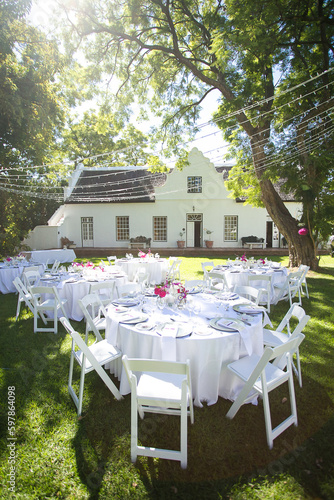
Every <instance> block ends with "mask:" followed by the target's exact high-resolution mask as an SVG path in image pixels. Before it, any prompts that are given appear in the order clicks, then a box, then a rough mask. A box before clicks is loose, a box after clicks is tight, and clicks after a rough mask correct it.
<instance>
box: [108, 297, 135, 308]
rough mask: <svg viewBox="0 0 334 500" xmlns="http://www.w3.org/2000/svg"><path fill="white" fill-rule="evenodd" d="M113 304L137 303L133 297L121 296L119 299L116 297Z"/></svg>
mask: <svg viewBox="0 0 334 500" xmlns="http://www.w3.org/2000/svg"><path fill="white" fill-rule="evenodd" d="M113 304H116V305H122V306H125V305H127V306H133V305H135V304H138V300H136V299H133V298H128V299H126V298H123V299H122V298H121V299H117V300H114V301H113Z"/></svg>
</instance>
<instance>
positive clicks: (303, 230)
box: [298, 227, 308, 236]
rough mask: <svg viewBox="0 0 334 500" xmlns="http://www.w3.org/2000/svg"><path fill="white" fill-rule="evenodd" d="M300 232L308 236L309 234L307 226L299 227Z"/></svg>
mask: <svg viewBox="0 0 334 500" xmlns="http://www.w3.org/2000/svg"><path fill="white" fill-rule="evenodd" d="M298 234H300V235H301V236H306V235H307V234H308V229H307V227H302V228H301V229H299V231H298Z"/></svg>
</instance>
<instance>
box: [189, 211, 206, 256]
mask: <svg viewBox="0 0 334 500" xmlns="http://www.w3.org/2000/svg"><path fill="white" fill-rule="evenodd" d="M202 221H203V214H187V247H188V248H193V247H196V248H197V247H201V246H202V232H203V230H202Z"/></svg>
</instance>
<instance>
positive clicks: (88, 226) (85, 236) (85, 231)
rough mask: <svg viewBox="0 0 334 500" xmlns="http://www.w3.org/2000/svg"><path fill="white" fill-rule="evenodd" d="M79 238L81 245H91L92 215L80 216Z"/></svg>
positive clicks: (92, 240)
mask: <svg viewBox="0 0 334 500" xmlns="http://www.w3.org/2000/svg"><path fill="white" fill-rule="evenodd" d="M81 240H82V246H83V247H93V246H94V239H93V217H81Z"/></svg>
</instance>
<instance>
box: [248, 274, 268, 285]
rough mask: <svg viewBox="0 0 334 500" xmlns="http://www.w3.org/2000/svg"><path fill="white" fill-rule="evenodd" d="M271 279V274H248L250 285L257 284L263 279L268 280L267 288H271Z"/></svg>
mask: <svg viewBox="0 0 334 500" xmlns="http://www.w3.org/2000/svg"><path fill="white" fill-rule="evenodd" d="M271 280H272V275H271V274H250V275H249V276H248V283H249V284H250V286H252V285H254V286H256V285H257V282H261V281H266V282H267V283H266V288H268V289H270V287H271Z"/></svg>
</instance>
